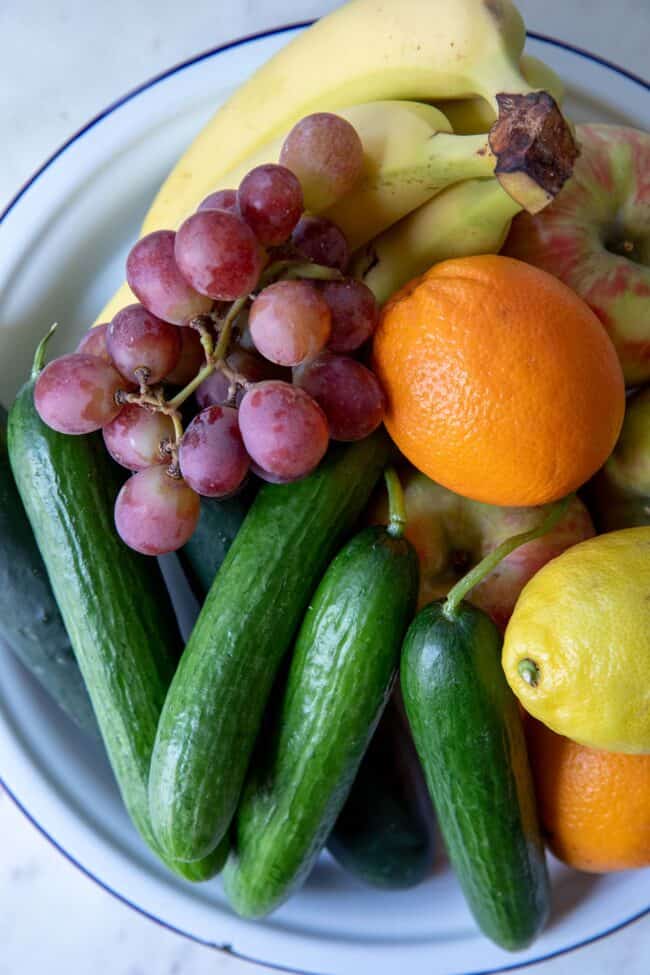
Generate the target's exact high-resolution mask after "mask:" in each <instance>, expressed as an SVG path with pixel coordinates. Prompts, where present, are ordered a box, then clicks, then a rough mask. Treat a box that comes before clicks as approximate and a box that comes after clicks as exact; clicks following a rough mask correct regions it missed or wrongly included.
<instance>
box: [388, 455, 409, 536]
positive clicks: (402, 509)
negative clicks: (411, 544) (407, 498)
mask: <svg viewBox="0 0 650 975" xmlns="http://www.w3.org/2000/svg"><path fill="white" fill-rule="evenodd" d="M384 479H385V481H386V490H387V491H388V528H387V529H386V530H387V531H388V534H389V535H392V536H393V538H401V537H402V535H403V534H404V527H405V525H406V505H405V504H404V491H403V490H402V484H401V482H400V479H399V477H398V476H397V471H396V470H395V468H394V467H388V468H387V469H386V470H385V471H384Z"/></svg>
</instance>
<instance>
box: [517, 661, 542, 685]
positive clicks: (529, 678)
mask: <svg viewBox="0 0 650 975" xmlns="http://www.w3.org/2000/svg"><path fill="white" fill-rule="evenodd" d="M517 670H518V671H519V676H520V677H521V679H522V680H525V681H526V683H527V684H530V686H531V687H537V685H538V684H539V667H538V666H537V664H536V663H535V661H534V660H530V658H529V657H524V659H523V660H520V661H519V663H518V664H517Z"/></svg>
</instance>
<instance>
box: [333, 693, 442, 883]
mask: <svg viewBox="0 0 650 975" xmlns="http://www.w3.org/2000/svg"><path fill="white" fill-rule="evenodd" d="M434 836H435V828H434V814H433V809H432V807H431V799H430V798H429V793H428V791H427V784H426V781H425V778H424V773H423V771H422V766H421V764H420V760H419V758H418V755H417V752H416V750H415V746H414V744H413V739H412V738H411V734H410V732H409V730H408V727H407V725H406V721H405V719H404V717H403V715H402V713H401V711H400V708H399V706H398V704H397V702H396V701H395V697H394V696H393V697H392V698H391V700H390V701H389V702H388V705H387V707H386V710H385V712H384V714H383V715H382V719H381V721H380V722H379V725H378V726H377V730H376V731H375V733H374V735H373V737H372V741H371V742H370V745H369V746H368V750H367V752H366V754H365V755H364V756H363V761H362V762H361V765H360V766H359V771H358V772H357V777H356V779H355V780H354V784H353V786H352V788H351V790H350V794H349V796H348V798H347V800H346V802H345V805H344V807H343V809H342V810H341V812H340V814H339V817H338V819H337V820H336V825H335V827H334V829H333V830H332V833H331V835H330V837H329V839H328V841H327V848H328V850H329V852H330V853H331V854H332V856H333V857H335V859H336V860H338V862H339V863H340V864H341V866H342V867H344V868H345V869H346V870H347V871H349V873H351V874H353V876H355V877H358V878H359V879H360V880H362V881H363V882H364V883H367V884H370V885H371V886H373V887H380V888H384V889H386V890H400V889H406V888H408V887H414V886H415V885H416V884H419V883H421V882H422V881H423V880H424V879H425V878H426V877H427V876H428V875H429V874H430V873H431V871H432V870H433V859H434V852H435V843H434Z"/></svg>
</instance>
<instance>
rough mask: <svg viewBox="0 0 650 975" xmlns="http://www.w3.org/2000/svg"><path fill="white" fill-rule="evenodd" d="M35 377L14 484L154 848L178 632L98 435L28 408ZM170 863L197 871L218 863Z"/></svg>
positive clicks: (110, 747)
mask: <svg viewBox="0 0 650 975" xmlns="http://www.w3.org/2000/svg"><path fill="white" fill-rule="evenodd" d="M33 387H34V382H33V380H32V381H30V382H28V383H27V384H26V385H25V386H23V388H22V390H21V391H20V393H19V394H18V397H17V399H16V402H15V403H14V405H13V407H12V410H11V413H10V416H9V456H10V459H11V466H12V469H13V473H14V477H15V480H16V484H17V487H18V490H19V492H20V495H21V498H22V501H23V504H24V505H25V509H26V511H27V515H28V517H29V520H30V522H31V526H32V529H33V531H34V535H35V538H36V541H37V543H38V546H39V549H40V551H41V555H42V556H43V560H44V562H45V566H46V568H47V572H48V576H49V579H50V582H51V585H52V589H53V591H54V595H55V597H56V601H57V603H58V605H59V609H60V611H61V615H62V617H63V621H64V623H65V626H66V629H67V631H68V634H69V635H70V642H71V644H72V647H73V649H74V652H75V656H76V659H77V662H78V664H79V667H80V669H81V673H82V674H83V678H84V681H85V684H86V687H87V688H88V692H89V694H90V699H91V701H92V704H93V709H94V712H95V714H96V716H97V721H98V724H99V728H100V731H101V734H102V738H103V740H104V744H105V746H106V751H107V752H108V756H109V759H110V762H111V765H112V767H113V771H114V773H115V777H116V779H117V783H118V786H119V788H120V791H121V793H122V798H123V800H124V804H125V806H126V808H127V810H128V812H129V814H130V816H131V818H132V820H133V822H134V824H135V825H136V827H137V828H138V830H139V831H140V833H141V834H142V836H143V837H144V839H145V840H146V841H147V842H148V843H149V845H150V846H151V847H152V848H153V849H154V850H155V851H156V852H159V849H158V844H157V843H156V841H155V838H154V835H153V831H152V829H151V823H150V819H149V808H148V801H147V780H148V774H149V762H150V758H151V752H152V748H153V742H154V737H155V734H156V728H157V725H158V718H159V716H160V710H161V708H162V704H163V700H164V697H165V692H166V690H167V687H168V685H169V682H170V680H171V676H172V673H173V668H174V663H173V661H174V659H175V658H176V657H177V655H178V649H179V640H180V637H179V635H178V629H177V625H176V620H175V617H174V615H173V613H172V610H171V604H170V600H169V596H168V594H167V591H166V589H165V585H164V582H163V580H162V576H161V575H160V571H159V569H158V566H157V563H156V562H155V560H154V559H147V558H145V557H144V556H141V555H138V554H137V553H135V552H134V551H132V550H131V549H129V548H127V547H126V546H125V545H124V544H123V543H122V542H121V540H120V539H119V537H118V535H117V532H116V531H115V527H114V524H113V506H114V502H115V498H116V495H117V493H118V491H119V488H120V486H121V483H122V475H121V473H120V471H119V469H118V468H117V467H116V466H115V465H114V464H113V462H112V461H111V459H110V458H109V456H108V454H107V452H106V449H105V447H104V443H103V440H102V437H101V435H100V434H95V435H92V436H89V437H71V436H65V435H63V434H60V433H56V432H55V431H54V430H51V429H50V428H49V427H47V426H46V425H45V424H44V423H43V422H42V421H41V420H40V418H39V416H38V414H37V412H36V410H35V408H34V397H33ZM224 854H225V850H224V849H220V850H219V851H218V853H217V852H215V856H214V857H213V858H212V860H211V861H210V862H206V863H203V864H200V865H196V866H194V865H192V868H191V870H189V871H188V870H187V869H186V865H184V864H175V863H171V862H170V860H169V858H167V859H166V862H167V863H168V865H169V866H170V867H171V868H172V869H174V870H176V871H177V872H178V873H180V874H181V875H183V876H188V879H203V878H204V877H205V878H207V877H208V876H210V875H212V874H213V873H215V872H216V871H217V870H218V869H219V868H220V866H221V865H222V862H223V859H224Z"/></svg>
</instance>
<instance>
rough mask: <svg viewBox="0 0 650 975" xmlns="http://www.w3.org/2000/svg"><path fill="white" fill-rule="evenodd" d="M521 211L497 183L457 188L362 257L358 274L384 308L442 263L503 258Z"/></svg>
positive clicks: (356, 259)
mask: <svg viewBox="0 0 650 975" xmlns="http://www.w3.org/2000/svg"><path fill="white" fill-rule="evenodd" d="M520 210H521V207H520V206H519V204H517V203H516V202H515V201H514V200H513V199H512V197H510V196H508V194H507V193H506V192H505V191H504V190H503V188H502V187H501V185H500V184H499V183H498V181H497V180H496V179H490V180H474V179H472V180H465V181H464V182H462V183H456V184H455V185H454V186H450V187H448V188H447V189H446V190H443V191H442V192H441V193H439V194H438V195H437V196H435V197H433V199H432V200H430V201H429V202H428V203H425V204H424V206H421V207H420V208H419V209H418V210H416V211H415V212H413V213H411V214H409V216H407V217H405V218H404V219H403V220H401V221H400V222H399V223H397V224H395V225H394V226H393V227H391V228H390V229H389V230H387V231H386V232H385V233H383V234H382V235H381V236H380V237H378V238H377V239H376V240H374V241H372V242H371V243H370V244H368V245H367V246H366V247H365V248H363V249H362V250H361V251H359V252H357V254H356V255H354V259H353V271H354V273H355V274H356V275H357V276H358V277H360V278H361V280H363V281H364V282H365V283H366V284H367V285H368V287H369V288H370V290H371V291H372V292H373V294H374V295H375V297H376V299H377V301H379V302H380V303H381V304H383V303H384V302H385V301H387V300H388V299H389V298H390V297H391V295H393V294H394V293H395V292H396V291H397V290H398V289H399V288H401V287H402V286H403V285H405V284H406V283H407V282H408V281H410V280H411V279H412V278H414V277H417V276H418V275H419V274H422V273H424V271H426V270H427V269H428V268H429V267H431V265H432V264H435V263H436V262H437V261H443V260H446V259H447V258H450V257H465V256H469V255H471V254H496V253H498V252H499V250H500V249H501V247H502V245H503V242H504V240H505V239H506V236H507V234H508V230H509V229H510V221H511V220H512V218H513V217H514V216H516V214H517V213H518V212H519V211H520Z"/></svg>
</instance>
